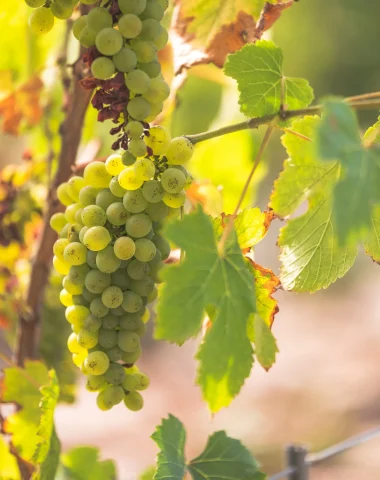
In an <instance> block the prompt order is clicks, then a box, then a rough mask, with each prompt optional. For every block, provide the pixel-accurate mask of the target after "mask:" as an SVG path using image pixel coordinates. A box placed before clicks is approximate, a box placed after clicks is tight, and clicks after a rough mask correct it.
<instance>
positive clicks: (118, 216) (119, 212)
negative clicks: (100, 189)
mask: <svg viewBox="0 0 380 480" xmlns="http://www.w3.org/2000/svg"><path fill="white" fill-rule="evenodd" d="M106 213H107V220H108V221H109V222H110V224H111V225H116V226H120V225H125V222H126V221H127V218H128V216H129V213H128V211H127V210H126V209H125V208H124V205H123V204H122V202H115V203H111V205H110V206H109V207H108V208H107V212H106Z"/></svg>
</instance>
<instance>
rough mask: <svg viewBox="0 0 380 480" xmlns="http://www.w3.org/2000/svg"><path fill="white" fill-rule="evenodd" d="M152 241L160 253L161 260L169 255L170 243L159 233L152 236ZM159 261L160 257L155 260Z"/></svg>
mask: <svg viewBox="0 0 380 480" xmlns="http://www.w3.org/2000/svg"><path fill="white" fill-rule="evenodd" d="M152 242H153V243H154V244H155V245H156V247H157V250H159V252H160V253H161V257H162V260H166V259H167V258H168V257H169V255H170V244H169V242H168V241H167V240H166V239H165V238H164V237H161V236H160V235H155V236H154V237H153V238H152ZM159 261H161V258H158V260H157V262H159Z"/></svg>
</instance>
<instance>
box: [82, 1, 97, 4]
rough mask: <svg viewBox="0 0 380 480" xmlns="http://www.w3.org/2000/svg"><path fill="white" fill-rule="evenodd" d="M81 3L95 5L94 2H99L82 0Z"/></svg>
mask: <svg viewBox="0 0 380 480" xmlns="http://www.w3.org/2000/svg"><path fill="white" fill-rule="evenodd" d="M80 1H81V3H83V4H84V5H94V3H97V2H98V0H80Z"/></svg>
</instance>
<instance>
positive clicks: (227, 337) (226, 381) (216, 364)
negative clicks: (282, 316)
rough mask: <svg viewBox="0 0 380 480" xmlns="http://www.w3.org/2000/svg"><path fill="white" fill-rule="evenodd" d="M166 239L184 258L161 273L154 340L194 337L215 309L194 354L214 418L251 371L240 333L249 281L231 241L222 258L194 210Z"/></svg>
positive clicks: (249, 303)
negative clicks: (162, 282) (183, 252)
mask: <svg viewBox="0 0 380 480" xmlns="http://www.w3.org/2000/svg"><path fill="white" fill-rule="evenodd" d="M166 235H167V237H168V238H169V240H170V241H172V242H173V243H174V244H176V245H177V246H178V247H180V248H181V249H183V250H184V251H185V253H186V257H185V260H184V262H183V263H182V264H180V265H175V266H170V267H167V268H166V269H164V271H163V274H162V278H163V279H164V280H165V284H164V286H163V288H162V294H161V301H160V304H159V306H158V315H157V319H156V322H157V327H156V338H158V339H166V340H169V341H172V342H177V343H182V342H184V341H185V340H187V339H189V338H190V337H192V336H194V335H196V334H197V333H198V332H199V330H200V328H201V323H202V319H203V316H204V312H205V310H206V308H207V307H208V306H210V305H212V306H214V307H215V316H214V318H213V322H212V326H211V328H209V329H208V331H207V333H206V335H205V338H204V342H203V343H202V345H201V346H200V349H199V351H198V353H197V358H198V359H199V361H200V366H199V370H198V379H197V380H198V383H199V385H200V386H201V389H202V392H203V395H204V398H205V400H206V401H207V403H208V405H209V407H210V409H211V410H212V411H213V412H216V411H217V410H219V409H220V408H222V407H224V406H227V405H228V404H229V403H230V402H231V400H232V398H233V397H234V396H235V395H237V393H238V392H239V391H240V388H241V387H242V385H243V383H244V380H245V378H247V377H248V375H249V373H250V370H251V367H252V362H253V358H252V353H253V351H252V346H251V343H250V341H249V339H248V337H247V333H246V329H247V321H248V318H249V316H250V314H251V313H254V312H255V310H256V302H255V291H254V278H253V275H252V273H251V272H250V270H249V268H248V266H247V265H246V263H245V261H244V257H243V255H242V253H241V250H240V247H239V244H238V242H237V239H236V235H231V239H230V241H229V242H228V244H227V246H226V249H225V253H224V256H221V255H220V254H219V252H218V248H217V238H216V237H215V233H214V230H213V224H212V221H211V219H210V218H209V217H208V216H207V215H205V214H204V213H203V211H202V210H201V209H200V208H198V209H197V210H196V211H195V212H194V213H192V214H190V215H187V216H186V217H185V218H184V219H183V220H182V221H174V222H171V223H170V224H169V225H168V227H167V228H166Z"/></svg>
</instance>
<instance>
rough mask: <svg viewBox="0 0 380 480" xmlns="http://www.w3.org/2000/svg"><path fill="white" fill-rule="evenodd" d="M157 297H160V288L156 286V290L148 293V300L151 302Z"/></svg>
mask: <svg viewBox="0 0 380 480" xmlns="http://www.w3.org/2000/svg"><path fill="white" fill-rule="evenodd" d="M157 297H158V290H157V288H154V290H153V291H152V292H151V293H148V295H147V300H148V302H149V303H151V302H154V301H155V300H156V298H157Z"/></svg>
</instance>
